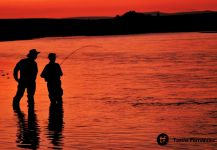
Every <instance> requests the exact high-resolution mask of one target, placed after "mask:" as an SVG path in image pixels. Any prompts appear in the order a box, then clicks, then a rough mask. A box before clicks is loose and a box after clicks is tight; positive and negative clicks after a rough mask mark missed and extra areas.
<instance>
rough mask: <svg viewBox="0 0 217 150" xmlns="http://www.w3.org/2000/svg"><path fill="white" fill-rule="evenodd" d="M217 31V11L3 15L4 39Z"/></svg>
mask: <svg viewBox="0 0 217 150" xmlns="http://www.w3.org/2000/svg"><path fill="white" fill-rule="evenodd" d="M216 31H217V12H216V11H194V12H178V13H162V12H135V11H129V12H126V13H124V14H123V15H117V16H116V17H77V18H63V19H0V40H1V41H5V40H22V39H33V38H41V37H61V36H78V35H79V36H80V35H86V36H91V35H123V34H138V33H162V32H216Z"/></svg>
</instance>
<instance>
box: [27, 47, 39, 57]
mask: <svg viewBox="0 0 217 150" xmlns="http://www.w3.org/2000/svg"><path fill="white" fill-rule="evenodd" d="M39 53H40V52H39V51H37V50H36V49H31V50H29V54H27V56H28V57H29V56H35V55H38V54H39Z"/></svg>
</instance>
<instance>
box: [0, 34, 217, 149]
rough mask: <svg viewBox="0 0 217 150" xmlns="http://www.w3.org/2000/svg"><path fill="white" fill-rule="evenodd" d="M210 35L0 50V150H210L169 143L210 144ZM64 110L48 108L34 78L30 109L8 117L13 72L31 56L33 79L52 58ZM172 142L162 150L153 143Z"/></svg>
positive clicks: (79, 40) (213, 75) (213, 70)
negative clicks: (34, 55) (57, 65)
mask: <svg viewBox="0 0 217 150" xmlns="http://www.w3.org/2000/svg"><path fill="white" fill-rule="evenodd" d="M216 43H217V34H211V33H206V34H205V33H178V34H177V33H173V34H147V35H129V36H104V37H72V38H44V39H36V40H27V41H13V42H1V43H0V64H1V66H0V67H1V68H0V74H1V76H0V83H1V86H0V99H1V100H0V106H1V111H0V122H2V123H1V124H0V132H1V136H0V149H19V148H23V147H25V148H28V149H48V148H49V149H165V148H166V149H181V148H182V149H187V148H189V149H214V148H215V147H216V146H217V144H216V143H203V144H201V143H174V142H173V141H172V138H173V137H179V138H182V137H207V138H209V137H210V138H212V137H213V138H217V136H216V133H217V124H216V118H217V111H216V108H217V107H216V106H217V103H216V102H217V101H216V100H217V93H216V90H217V46H216ZM85 45H92V47H91V46H86V47H84V48H82V49H80V50H79V51H77V52H76V53H74V54H73V55H72V56H70V57H69V58H68V59H67V60H66V61H65V62H64V64H62V65H61V67H62V69H63V73H64V76H63V78H62V83H63V89H64V96H63V98H64V103H63V106H50V103H49V99H48V96H47V89H46V83H45V82H44V81H43V80H42V79H41V78H40V77H39V76H38V78H37V91H36V95H35V99H36V100H35V103H36V104H35V108H34V109H31V110H30V109H28V108H27V102H26V95H25V96H24V97H23V99H22V100H21V104H20V109H18V110H15V111H13V109H12V107H11V101H12V98H13V96H14V94H15V91H16V83H15V81H14V80H13V78H12V70H13V67H14V65H15V64H16V62H17V61H18V60H19V59H20V58H22V57H25V55H26V53H27V52H28V50H29V49H31V48H37V49H38V50H39V51H41V54H40V55H39V57H38V59H37V62H38V67H39V73H41V71H42V69H43V67H44V66H45V64H46V63H48V59H47V54H48V53H49V52H55V53H57V55H58V59H57V61H58V62H61V61H62V60H63V59H64V58H65V57H66V56H67V55H69V54H70V53H71V52H72V51H74V50H76V49H78V48H81V47H83V46H85ZM94 45H95V46H94ZM160 133H167V134H168V135H169V136H170V137H171V141H170V143H169V144H168V145H167V146H166V147H161V146H158V145H157V144H156V137H157V135H158V134H160Z"/></svg>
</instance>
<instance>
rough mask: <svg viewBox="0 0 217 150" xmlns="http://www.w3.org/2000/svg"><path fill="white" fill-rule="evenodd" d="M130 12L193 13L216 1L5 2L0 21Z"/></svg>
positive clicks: (212, 7) (0, 8)
mask: <svg viewBox="0 0 217 150" xmlns="http://www.w3.org/2000/svg"><path fill="white" fill-rule="evenodd" d="M129 10H136V11H140V12H147V11H163V12H178V11H193V10H217V0H4V1H0V12H1V13H0V18H49V17H52V18H62V17H76V16H115V15H116V14H123V13H124V12H126V11H129Z"/></svg>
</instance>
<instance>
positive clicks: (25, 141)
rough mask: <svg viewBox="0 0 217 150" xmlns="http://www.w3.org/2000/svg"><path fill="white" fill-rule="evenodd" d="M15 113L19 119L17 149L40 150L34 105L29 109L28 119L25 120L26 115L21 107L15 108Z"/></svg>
mask: <svg viewBox="0 0 217 150" xmlns="http://www.w3.org/2000/svg"><path fill="white" fill-rule="evenodd" d="M13 109H14V112H15V114H16V116H17V118H18V123H17V126H18V132H17V140H16V143H17V147H20V148H24V149H34V150H35V149H38V148H39V141H40V138H39V125H38V122H37V117H36V114H35V110H34V105H31V106H29V108H28V119H27V120H26V119H25V114H24V113H23V112H22V111H21V110H20V106H17V107H13Z"/></svg>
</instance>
